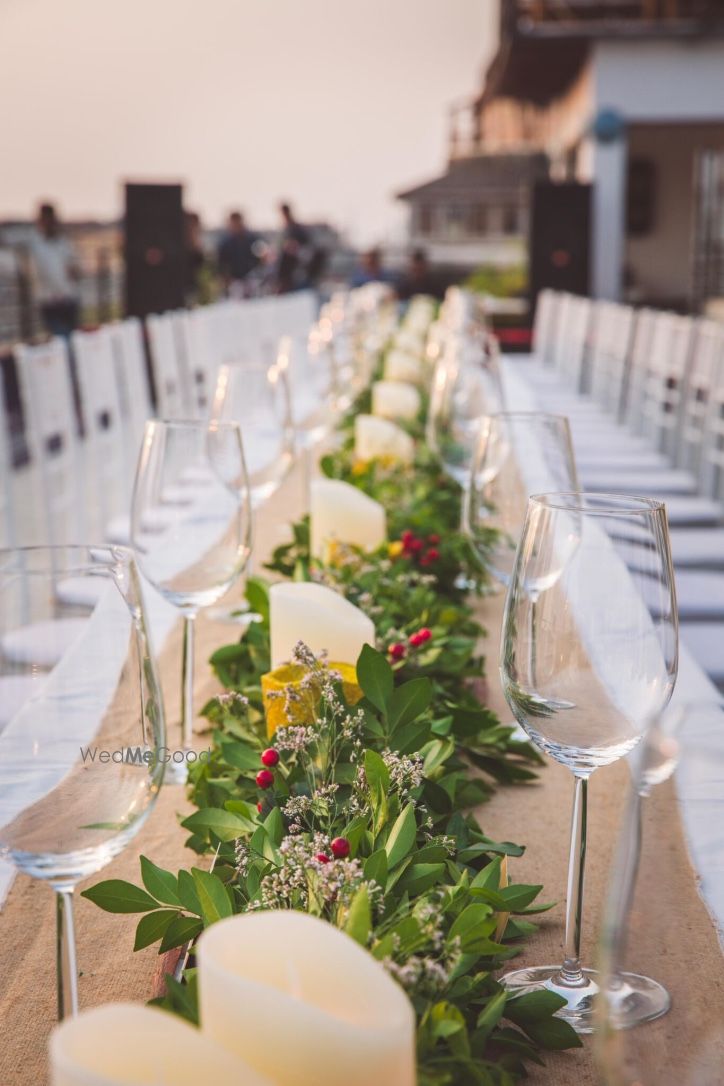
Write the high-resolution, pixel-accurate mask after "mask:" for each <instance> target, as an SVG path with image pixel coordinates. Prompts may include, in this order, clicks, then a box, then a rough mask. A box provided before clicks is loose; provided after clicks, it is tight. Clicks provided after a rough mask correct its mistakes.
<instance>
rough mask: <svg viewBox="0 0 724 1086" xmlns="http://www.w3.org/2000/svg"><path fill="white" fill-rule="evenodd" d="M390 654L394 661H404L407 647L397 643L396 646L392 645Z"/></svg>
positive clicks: (389, 650)
mask: <svg viewBox="0 0 724 1086" xmlns="http://www.w3.org/2000/svg"><path fill="white" fill-rule="evenodd" d="M388 652H389V654H390V656H391V657H392V659H393V660H402V659H403V657H404V655H405V646H404V645H403V644H402V643H401V642H400V641H396V642H395V644H394V645H390V647H389V649H388Z"/></svg>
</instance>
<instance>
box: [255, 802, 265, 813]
mask: <svg viewBox="0 0 724 1086" xmlns="http://www.w3.org/2000/svg"><path fill="white" fill-rule="evenodd" d="M256 809H257V811H258V812H259V814H261V812H262V811H263V810H264V808H263V806H262V805H261V803H257V805H256Z"/></svg>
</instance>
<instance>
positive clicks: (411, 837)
mask: <svg viewBox="0 0 724 1086" xmlns="http://www.w3.org/2000/svg"><path fill="white" fill-rule="evenodd" d="M416 837H417V823H416V822H415V805H414V803H408V804H407V806H406V807H405V808H404V809H403V810H402V811H401V813H400V815H399V817H398V818H397V820H396V822H395V824H394V826H393V827H392V829H391V830H390V836H389V837H388V838H387V841H386V842H385V852H386V853H387V863H388V866H389V868H390V869H392V868H393V867H395V865H396V864H398V863H399V862H400V861H401V860H404V858H405V856H407V854H408V852H411V851H412V849H413V848H414V845H415V838H416Z"/></svg>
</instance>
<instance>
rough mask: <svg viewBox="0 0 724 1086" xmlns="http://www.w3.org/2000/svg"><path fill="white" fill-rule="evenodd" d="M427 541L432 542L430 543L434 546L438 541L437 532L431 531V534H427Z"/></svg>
mask: <svg viewBox="0 0 724 1086" xmlns="http://www.w3.org/2000/svg"><path fill="white" fill-rule="evenodd" d="M427 541H428V543H432V545H433V546H435V545H436V544H437V543H439V542H440V536H439V535H438V534H437V532H433V534H432V535H429V536H428V537H427Z"/></svg>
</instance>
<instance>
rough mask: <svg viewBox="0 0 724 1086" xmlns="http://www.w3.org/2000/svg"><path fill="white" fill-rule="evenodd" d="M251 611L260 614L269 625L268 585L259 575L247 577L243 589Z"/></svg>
mask: <svg viewBox="0 0 724 1086" xmlns="http://www.w3.org/2000/svg"><path fill="white" fill-rule="evenodd" d="M244 595H245V596H246V598H247V600H248V603H249V606H250V607H251V609H252V611H256V613H257V614H258V615H261V617H262V621H263V622H264V624H265V625H267V626H268V625H269V585H268V584H267V583H266V581H262V580H261V579H260V578H259V577H248V578H247V581H246V589H245V591H244Z"/></svg>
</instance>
